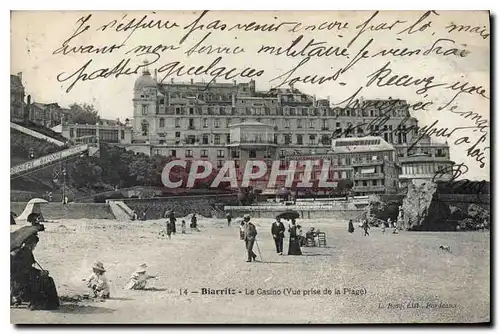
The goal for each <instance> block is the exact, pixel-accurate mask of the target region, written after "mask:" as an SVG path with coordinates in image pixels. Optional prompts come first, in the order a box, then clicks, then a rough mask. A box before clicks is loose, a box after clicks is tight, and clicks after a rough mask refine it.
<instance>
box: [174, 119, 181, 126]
mask: <svg viewBox="0 0 500 334" xmlns="http://www.w3.org/2000/svg"><path fill="white" fill-rule="evenodd" d="M175 127H176V128H180V127H181V120H180V118H176V119H175Z"/></svg>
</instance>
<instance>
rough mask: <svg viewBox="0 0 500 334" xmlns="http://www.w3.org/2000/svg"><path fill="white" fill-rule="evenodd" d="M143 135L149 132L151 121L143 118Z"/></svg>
mask: <svg viewBox="0 0 500 334" xmlns="http://www.w3.org/2000/svg"><path fill="white" fill-rule="evenodd" d="M141 130H142V135H143V136H147V135H148V134H149V123H148V121H146V120H143V121H142V123H141Z"/></svg>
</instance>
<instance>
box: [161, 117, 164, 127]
mask: <svg viewBox="0 0 500 334" xmlns="http://www.w3.org/2000/svg"><path fill="white" fill-rule="evenodd" d="M164 127H165V118H160V128H164Z"/></svg>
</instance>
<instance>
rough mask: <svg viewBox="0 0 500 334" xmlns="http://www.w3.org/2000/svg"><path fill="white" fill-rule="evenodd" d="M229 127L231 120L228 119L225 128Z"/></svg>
mask: <svg viewBox="0 0 500 334" xmlns="http://www.w3.org/2000/svg"><path fill="white" fill-rule="evenodd" d="M230 125H231V119H230V118H228V119H226V127H229V126H230Z"/></svg>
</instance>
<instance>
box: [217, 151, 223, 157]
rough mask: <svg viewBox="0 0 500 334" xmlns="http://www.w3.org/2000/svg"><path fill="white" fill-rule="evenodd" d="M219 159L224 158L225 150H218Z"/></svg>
mask: <svg viewBox="0 0 500 334" xmlns="http://www.w3.org/2000/svg"><path fill="white" fill-rule="evenodd" d="M217 158H224V150H217Z"/></svg>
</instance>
